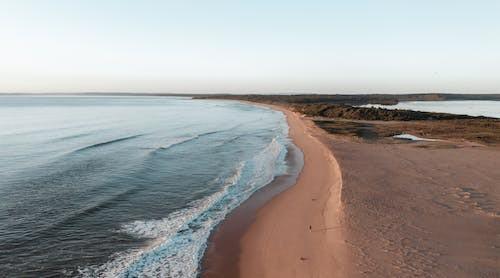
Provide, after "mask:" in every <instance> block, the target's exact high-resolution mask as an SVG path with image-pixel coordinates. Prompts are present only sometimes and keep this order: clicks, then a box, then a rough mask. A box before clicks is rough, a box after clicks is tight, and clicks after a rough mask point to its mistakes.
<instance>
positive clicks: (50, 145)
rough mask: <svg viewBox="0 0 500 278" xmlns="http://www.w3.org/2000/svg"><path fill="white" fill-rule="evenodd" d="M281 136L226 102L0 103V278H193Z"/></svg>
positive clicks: (278, 169)
mask: <svg viewBox="0 0 500 278" xmlns="http://www.w3.org/2000/svg"><path fill="white" fill-rule="evenodd" d="M287 133H288V127H287V124H286V119H285V117H284V115H283V114H282V113H281V112H277V111H274V110H271V109H267V108H261V107H256V106H252V105H248V104H243V103H238V102H233V101H216V100H192V99H190V98H176V97H149V96H148V97H139V96H137V97H132V96H130V97H128V96H127V97H122V96H102V97H97V96H0V169H1V170H0V276H4V275H5V276H9V277H21V276H22V277H46V276H72V277H74V276H76V277H96V276H97V277H151V276H160V277H196V276H197V275H198V274H199V262H200V259H201V257H202V256H203V252H204V250H205V248H206V244H207V239H208V237H209V235H210V232H211V230H212V229H213V228H214V227H215V226H216V225H217V224H219V223H220V222H221V221H222V220H223V219H224V217H225V216H226V215H227V214H228V213H229V212H230V211H231V210H232V209H234V208H235V207H237V206H238V205H239V204H241V203H242V202H243V201H244V200H246V199H247V198H248V197H249V196H250V195H251V194H252V193H253V192H255V191H256V190H258V189H259V188H261V187H263V186H265V185H266V184H268V183H269V182H271V181H272V180H273V179H274V177H276V176H277V175H282V174H284V173H286V171H287V162H286V160H285V155H286V152H287V146H289V145H290V144H291V142H290V141H289V139H288V134H287Z"/></svg>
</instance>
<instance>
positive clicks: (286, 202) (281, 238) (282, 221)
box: [201, 103, 348, 277]
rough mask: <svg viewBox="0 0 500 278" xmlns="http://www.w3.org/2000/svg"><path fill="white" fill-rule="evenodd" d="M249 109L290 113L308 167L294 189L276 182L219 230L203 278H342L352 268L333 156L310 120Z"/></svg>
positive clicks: (292, 129) (207, 255)
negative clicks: (347, 269) (343, 232)
mask: <svg viewBox="0 0 500 278" xmlns="http://www.w3.org/2000/svg"><path fill="white" fill-rule="evenodd" d="M249 104H252V105H258V106H264V107H268V108H270V109H274V110H277V111H280V112H282V113H284V114H285V116H286V120H287V124H288V126H289V137H290V138H291V140H292V141H293V143H294V144H295V146H297V148H299V149H300V150H301V151H302V153H303V159H304V160H303V167H302V169H301V171H300V173H299V174H298V177H297V178H296V180H295V182H294V183H293V184H289V185H288V186H286V182H283V181H280V178H281V177H277V178H276V179H275V181H273V182H272V183H271V184H269V185H267V186H265V187H264V188H263V190H262V192H256V193H255V194H254V195H252V197H251V198H250V199H249V200H247V201H246V202H245V203H244V204H242V205H241V206H240V207H238V208H237V209H235V210H234V211H233V212H232V213H231V214H230V215H229V216H228V217H227V218H226V219H225V220H224V221H223V222H222V223H221V225H219V227H218V228H217V229H216V230H215V231H214V232H213V234H212V235H211V237H210V240H209V243H208V248H207V250H206V252H205V255H204V258H203V260H202V273H201V274H202V277H235V276H237V277H309V276H314V277H331V276H332V275H335V276H342V273H343V271H344V270H345V268H346V267H347V266H348V265H347V263H346V254H347V252H346V246H345V241H344V237H343V235H342V229H339V227H340V225H341V222H342V220H341V217H342V206H341V202H340V200H341V196H340V194H341V186H342V177H341V173H340V168H339V165H338V164H337V162H336V160H335V158H334V157H333V154H332V152H331V151H330V150H329V149H328V148H327V147H326V146H325V145H324V144H323V143H322V142H321V141H320V140H319V139H317V138H316V137H315V135H317V133H318V132H320V130H319V128H317V127H315V126H314V124H313V123H312V122H310V121H309V120H306V119H304V118H302V117H301V116H300V115H298V114H296V113H294V112H292V111H290V110H288V109H286V108H284V107H278V106H274V105H265V104H264V105H263V104H260V103H249ZM288 182H290V180H288ZM276 188H279V189H277V190H276ZM266 191H268V192H266ZM273 191H274V194H273V193H272V192H273ZM266 195H267V196H266ZM249 207H250V208H251V209H250V212H249ZM252 209H253V213H252ZM249 213H250V214H249Z"/></svg>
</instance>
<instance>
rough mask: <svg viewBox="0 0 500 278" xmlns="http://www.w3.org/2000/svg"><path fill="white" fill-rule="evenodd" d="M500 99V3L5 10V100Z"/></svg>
mask: <svg viewBox="0 0 500 278" xmlns="http://www.w3.org/2000/svg"><path fill="white" fill-rule="evenodd" d="M79 91H101V92H102V91H122V92H179V93H182V92H185V93H202V92H207V93H208V92H222V93H249V92H256V93H285V92H296V93H308V92H311V93H313V92H314V93H375V92H379V93H384V92H386V93H405V92H408V93H410V92H462V93H500V1H498V0H491V1H490V0H477V1H472V0H433V1H431V0H419V1H416V0H408V1H406V0H398V1H396V0H394V1H383V0H369V1H368V0H365V1H347V0H346V1H334V0H331V1H260V0H253V1H251V0H248V1H217V0H213V1H201V0H199V1H190V0H182V1H167V0H165V1H152V0H149V1H148V0H136V1H126V0H81V1H79V0H66V1H64V0H60V1H55V0H54V1H50V0H32V1H24V0H0V92H79Z"/></svg>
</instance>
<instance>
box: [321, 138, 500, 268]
mask: <svg viewBox="0 0 500 278" xmlns="http://www.w3.org/2000/svg"><path fill="white" fill-rule="evenodd" d="M324 140H325V141H326V142H328V144H329V145H330V147H331V149H332V150H333V151H334V154H335V157H336V158H337V160H338V161H339V164H340V167H341V169H342V176H343V191H342V204H343V207H344V215H345V217H344V220H345V222H344V224H345V228H346V230H345V231H346V232H345V236H346V239H347V240H348V242H349V246H350V247H349V250H350V251H352V252H353V254H354V255H353V257H352V259H353V262H355V271H354V272H352V273H351V274H350V275H349V277H500V170H499V169H500V168H499V167H500V166H499V165H500V150H499V149H498V148H493V147H472V146H473V145H471V144H459V145H461V146H462V147H460V146H458V145H454V146H453V145H449V143H439V142H419V143H409V144H379V143H375V144H368V143H360V142H353V141H352V140H342V139H339V138H334V137H332V136H329V138H324Z"/></svg>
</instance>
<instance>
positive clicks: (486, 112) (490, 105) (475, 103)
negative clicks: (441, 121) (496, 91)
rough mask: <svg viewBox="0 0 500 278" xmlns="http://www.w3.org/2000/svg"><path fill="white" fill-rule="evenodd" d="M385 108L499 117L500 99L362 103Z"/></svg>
mask: <svg viewBox="0 0 500 278" xmlns="http://www.w3.org/2000/svg"><path fill="white" fill-rule="evenodd" d="M364 106H365V107H379V108H386V109H406V110H416V111H424V112H442V113H451V114H464V115H470V116H486V117H494V118H500V101H486V100H484V101H483V100H457V101H404V102H400V103H398V104H396V105H378V104H377V105H374V104H369V105H364Z"/></svg>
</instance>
